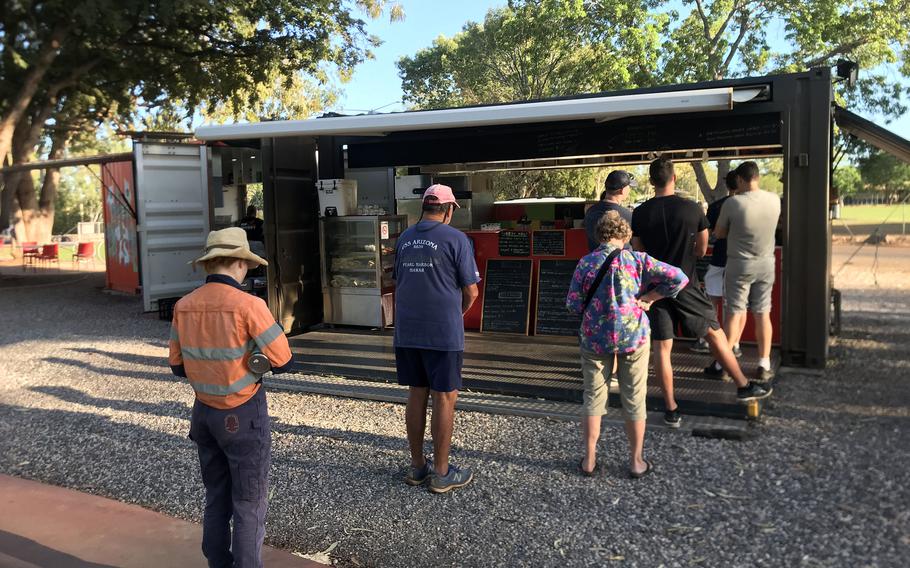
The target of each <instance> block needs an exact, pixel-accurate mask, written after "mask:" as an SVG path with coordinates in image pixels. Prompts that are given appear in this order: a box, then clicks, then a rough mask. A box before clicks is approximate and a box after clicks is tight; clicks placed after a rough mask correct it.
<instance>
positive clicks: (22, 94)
mask: <svg viewBox="0 0 910 568" xmlns="http://www.w3.org/2000/svg"><path fill="white" fill-rule="evenodd" d="M67 33H68V26H66V25H62V24H61V25H58V26H57V27H55V28H54V30H53V32H51V35H50V37H49V38H48V39H47V42H46V43H45V44H44V46H42V48H41V51H40V52H39V53H38V57H37V58H36V59H35V62H34V63H33V64H32V65H31V67H30V68H29V70H28V72H27V73H26V74H25V76H24V77H23V78H22V83H21V85H20V87H19V91H18V92H17V93H16V94H15V95H14V96H13V97H12V98H11V99H10V100H9V101H8V106H7V107H6V109H5V111H4V112H3V115H2V117H0V156H6V154H7V153H9V151H10V150H11V149H12V147H13V133H14V132H15V131H16V128H17V126H18V124H19V121H20V120H21V119H22V117H23V116H25V112H26V111H27V110H28V107H29V105H30V104H31V103H32V98H33V97H34V96H35V93H36V92H38V87H39V86H40V85H41V81H42V80H43V79H44V76H45V75H46V74H47V71H48V69H50V67H51V64H52V63H53V62H54V59H56V57H57V54H58V53H60V44H61V42H62V41H63V38H64V37H66V34H67Z"/></svg>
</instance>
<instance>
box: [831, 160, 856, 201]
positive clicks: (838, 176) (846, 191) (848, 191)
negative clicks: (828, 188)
mask: <svg viewBox="0 0 910 568" xmlns="http://www.w3.org/2000/svg"><path fill="white" fill-rule="evenodd" d="M832 183H833V185H834V187H835V189H837V193H838V194H839V195H853V194H854V193H859V192H860V191H862V190H863V177H862V174H860V173H859V168H857V167H856V166H850V165H840V166H837V168H836V169H835V170H834V179H833V181H832Z"/></svg>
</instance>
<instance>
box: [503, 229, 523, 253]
mask: <svg viewBox="0 0 910 568" xmlns="http://www.w3.org/2000/svg"><path fill="white" fill-rule="evenodd" d="M499 256H531V233H529V232H528V231H500V232H499Z"/></svg>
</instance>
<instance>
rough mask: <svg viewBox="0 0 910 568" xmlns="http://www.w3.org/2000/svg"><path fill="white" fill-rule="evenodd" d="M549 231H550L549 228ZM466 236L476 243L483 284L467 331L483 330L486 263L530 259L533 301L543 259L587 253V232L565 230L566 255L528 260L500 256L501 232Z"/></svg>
mask: <svg viewBox="0 0 910 568" xmlns="http://www.w3.org/2000/svg"><path fill="white" fill-rule="evenodd" d="M546 230H550V229H546ZM530 232H531V234H532V243H531V246H532V250H533V231H530ZM466 233H467V235H468V236H469V237H470V238H471V240H472V241H473V242H474V258H475V260H476V261H477V268H478V270H480V279H481V280H480V284H479V285H478V288H479V289H480V297H479V298H477V301H476V302H474V305H473V306H471V309H470V310H468V313H466V314H465V316H464V326H465V329H468V330H474V331H476V330H479V329H480V314H481V311H482V307H483V279H484V278H485V277H486V271H487V260H490V259H497V258H505V259H513V260H514V259H516V258H525V259H531V260H533V261H534V266H533V272H532V273H531V298H536V297H537V289H536V287H537V272H538V270H539V269H540V260H541V259H575V260H577V259H579V258H581V257H583V256H584V255H586V254H588V239H587V237H586V236H585V231H584V229H567V230H565V234H566V239H565V242H566V246H565V254H564V255H562V256H535V255H533V254H532V255H531V256H527V257H515V256H500V255H499V231H467V232H466ZM534 308H535V306H534V305H533V304H532V305H531V325H530V329H534V323H535V322H534V315H535V313H536V310H535V309H534Z"/></svg>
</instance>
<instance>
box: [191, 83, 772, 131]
mask: <svg viewBox="0 0 910 568" xmlns="http://www.w3.org/2000/svg"><path fill="white" fill-rule="evenodd" d="M765 92H766V89H764V88H763V87H761V86H758V87H754V86H753V87H743V88H734V87H719V88H703V89H690V90H682V91H670V92H656V93H635V94H626V95H612V96H593V97H579V98H569V99H559V100H545V101H535V102H525V103H509V104H501V105H487V106H475V107H465V108H452V109H443V110H426V111H408V112H398V113H386V114H364V115H357V116H335V117H327V118H311V119H307V120H279V121H272V122H257V123H251V124H231V125H224V126H215V125H205V126H201V127H200V128H199V129H198V130H197V131H196V137H197V138H198V139H200V140H206V141H210V140H211V141H214V140H234V139H239V138H277V137H285V136H381V135H385V134H388V133H392V132H405V131H418V130H440V129H448V128H469V127H479V126H495V125H503V124H529V123H543V122H565V121H573V120H592V121H606V120H614V119H617V118H623V117H627V116H640V115H663V114H676V113H693V112H703V111H722V110H730V109H732V108H733V105H734V103H737V104H738V103H744V102H748V101H751V100H752V99H755V98H756V97H758V96H759V95H761V94H763V93H765Z"/></svg>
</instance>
